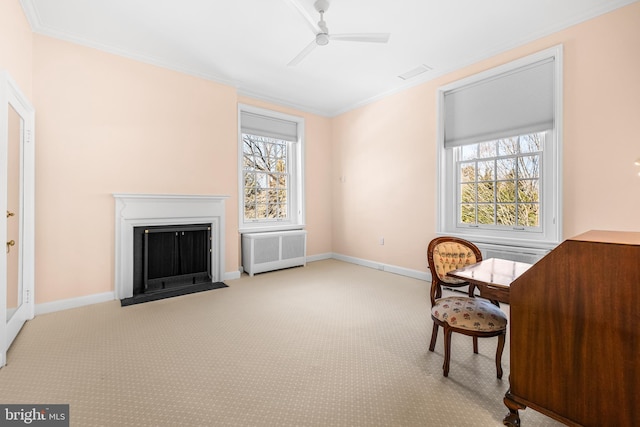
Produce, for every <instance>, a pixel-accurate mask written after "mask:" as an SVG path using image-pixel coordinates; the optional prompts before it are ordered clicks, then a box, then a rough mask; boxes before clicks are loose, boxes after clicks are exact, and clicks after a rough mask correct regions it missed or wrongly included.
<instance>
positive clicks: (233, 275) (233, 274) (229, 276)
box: [222, 270, 242, 280]
mask: <svg viewBox="0 0 640 427" xmlns="http://www.w3.org/2000/svg"><path fill="white" fill-rule="evenodd" d="M241 275H242V272H241V271H240V270H237V271H227V272H225V273H224V275H223V277H222V280H235V279H239V278H240V276H241Z"/></svg>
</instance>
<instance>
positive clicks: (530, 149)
mask: <svg viewBox="0 0 640 427" xmlns="http://www.w3.org/2000/svg"><path fill="white" fill-rule="evenodd" d="M543 141H544V132H541V133H534V134H531V135H523V136H521V137H520V152H521V153H535V152H536V151H542V143H543Z"/></svg>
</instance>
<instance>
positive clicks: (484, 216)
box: [478, 204, 496, 224]
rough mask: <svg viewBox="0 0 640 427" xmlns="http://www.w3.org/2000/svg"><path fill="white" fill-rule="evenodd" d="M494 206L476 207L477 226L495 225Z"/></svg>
mask: <svg viewBox="0 0 640 427" xmlns="http://www.w3.org/2000/svg"><path fill="white" fill-rule="evenodd" d="M495 222H496V217H495V211H494V205H493V204H491V205H478V224H495Z"/></svg>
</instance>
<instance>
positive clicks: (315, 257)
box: [307, 252, 333, 262]
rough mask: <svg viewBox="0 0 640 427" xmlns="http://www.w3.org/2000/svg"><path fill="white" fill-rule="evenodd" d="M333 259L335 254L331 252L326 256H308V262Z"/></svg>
mask: <svg viewBox="0 0 640 427" xmlns="http://www.w3.org/2000/svg"><path fill="white" fill-rule="evenodd" d="M331 258H333V254H332V253H331V252H327V253H324V254H318V255H309V256H307V262H314V261H322V260H325V259H331Z"/></svg>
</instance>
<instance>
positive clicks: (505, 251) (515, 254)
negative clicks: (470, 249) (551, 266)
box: [476, 243, 549, 264]
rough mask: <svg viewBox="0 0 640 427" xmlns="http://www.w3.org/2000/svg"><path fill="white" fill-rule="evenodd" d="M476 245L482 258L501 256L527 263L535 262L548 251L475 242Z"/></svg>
mask: <svg viewBox="0 0 640 427" xmlns="http://www.w3.org/2000/svg"><path fill="white" fill-rule="evenodd" d="M476 246H478V248H479V249H480V251H481V252H482V258H483V259H489V258H502V259H508V260H511V261H518V262H526V263H527V264H535V263H536V262H538V261H539V260H540V258H542V257H543V256H545V255H546V254H547V253H549V251H548V250H546V249H536V248H521V247H517V246H503V245H491V244H483V243H477V244H476Z"/></svg>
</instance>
